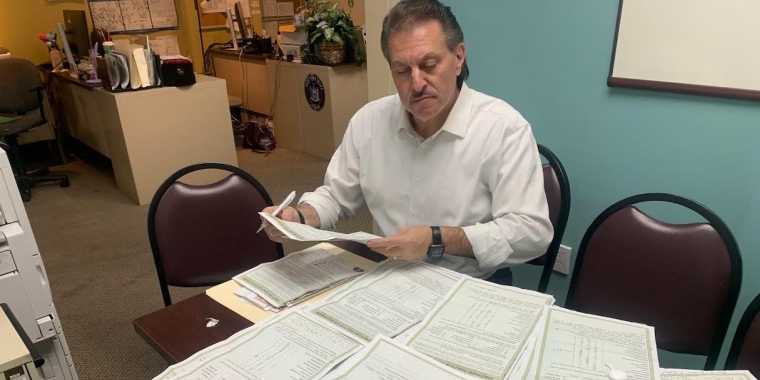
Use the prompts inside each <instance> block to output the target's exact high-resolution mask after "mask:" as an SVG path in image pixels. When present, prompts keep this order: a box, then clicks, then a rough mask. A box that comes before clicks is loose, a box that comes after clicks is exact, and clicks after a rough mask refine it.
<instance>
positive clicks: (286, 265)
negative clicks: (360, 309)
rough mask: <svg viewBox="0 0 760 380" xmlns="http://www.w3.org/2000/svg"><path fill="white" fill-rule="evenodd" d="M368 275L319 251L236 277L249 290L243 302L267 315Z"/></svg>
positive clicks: (267, 265) (304, 252) (258, 267)
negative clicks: (254, 306)
mask: <svg viewBox="0 0 760 380" xmlns="http://www.w3.org/2000/svg"><path fill="white" fill-rule="evenodd" d="M363 273H364V270H363V269H361V268H359V267H355V266H353V265H352V264H350V263H349V262H347V261H345V260H343V259H341V258H340V257H338V256H336V255H333V254H331V253H330V252H328V251H325V250H323V249H319V248H312V249H307V250H305V251H301V252H296V253H292V254H290V255H288V256H285V257H284V258H282V259H280V260H277V261H273V262H271V263H265V264H261V265H259V266H257V267H255V268H253V269H251V270H249V271H247V272H244V273H241V274H239V275H237V276H235V277H233V280H235V281H236V282H237V283H239V284H240V285H242V286H243V287H244V288H245V290H241V291H238V293H236V294H237V295H238V296H240V297H242V299H244V300H246V301H248V302H249V303H251V304H253V305H256V306H258V307H260V308H262V309H264V310H267V311H275V312H279V311H280V310H282V309H284V308H287V307H290V306H293V305H296V304H298V303H301V302H303V301H305V300H307V299H309V298H311V297H314V296H315V295H317V294H320V293H322V292H325V291H327V290H329V289H332V288H334V287H336V286H339V285H341V284H343V283H345V282H347V281H351V280H352V279H354V278H355V277H357V276H360V275H362V274H363Z"/></svg>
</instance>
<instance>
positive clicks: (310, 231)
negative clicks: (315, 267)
mask: <svg viewBox="0 0 760 380" xmlns="http://www.w3.org/2000/svg"><path fill="white" fill-rule="evenodd" d="M259 215H261V217H262V218H264V219H266V221H267V222H268V223H269V224H271V225H272V226H274V227H275V228H277V229H278V230H280V231H281V232H282V233H283V234H285V236H287V237H288V238H289V239H291V240H296V241H329V240H335V239H338V240H351V241H355V242H359V243H362V244H365V243H367V242H368V241H370V240H372V239H379V238H380V236H377V235H372V234H368V233H366V232H354V233H351V234H343V233H340V232H332V231H325V230H319V229H316V228H314V227H312V226H307V225H305V224H301V223H293V222H288V221H286V220H282V219H280V218H278V217H276V216H272V215H271V214H267V213H265V212H260V213H259Z"/></svg>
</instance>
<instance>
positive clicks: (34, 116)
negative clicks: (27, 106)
mask: <svg viewBox="0 0 760 380" xmlns="http://www.w3.org/2000/svg"><path fill="white" fill-rule="evenodd" d="M42 124H45V121H44V120H43V119H42V115H41V114H40V111H38V110H35V111H31V112H27V113H26V115H24V116H21V118H19V119H16V120H13V121H11V122H10V123H3V124H0V136H2V137H5V136H12V135H16V134H19V133H21V132H26V131H28V130H30V129H32V128H35V127H39V126H40V125H42Z"/></svg>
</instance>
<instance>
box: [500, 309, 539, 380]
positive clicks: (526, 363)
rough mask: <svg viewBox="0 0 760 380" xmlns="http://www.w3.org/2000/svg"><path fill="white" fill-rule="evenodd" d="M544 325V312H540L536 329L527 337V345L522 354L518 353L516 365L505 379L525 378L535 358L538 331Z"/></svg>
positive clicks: (523, 379)
mask: <svg viewBox="0 0 760 380" xmlns="http://www.w3.org/2000/svg"><path fill="white" fill-rule="evenodd" d="M545 324H546V314H545V312H542V313H541V318H539V320H538V323H537V324H536V328H535V329H533V332H532V333H531V334H530V336H529V337H528V343H527V344H526V345H525V347H523V349H522V352H520V356H519V358H518V359H517V363H516V364H515V365H514V366H512V369H511V370H510V372H509V373H508V374H507V377H505V379H507V380H525V379H526V378H527V376H528V370H529V369H530V367H531V364H532V363H533V358H534V357H535V355H534V354H535V352H536V341H537V340H538V337H539V336H540V334H539V331H541V330H543V327H544V325H545Z"/></svg>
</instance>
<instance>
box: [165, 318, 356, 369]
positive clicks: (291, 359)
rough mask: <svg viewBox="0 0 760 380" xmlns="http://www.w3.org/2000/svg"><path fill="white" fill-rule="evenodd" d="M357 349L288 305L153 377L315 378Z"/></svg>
mask: <svg viewBox="0 0 760 380" xmlns="http://www.w3.org/2000/svg"><path fill="white" fill-rule="evenodd" d="M361 348H362V344H360V343H358V342H356V341H354V340H353V339H350V338H348V337H346V336H345V335H343V334H341V333H339V332H337V331H334V330H332V329H330V328H329V327H327V326H324V325H323V324H321V323H318V322H316V321H314V320H313V319H312V318H311V317H310V316H308V315H306V314H301V313H300V312H299V311H294V310H289V311H287V312H285V313H283V314H279V315H277V316H276V317H274V318H272V319H270V320H268V321H266V322H263V323H260V324H256V325H254V326H252V327H250V328H248V329H245V330H243V331H241V332H239V333H237V334H235V335H233V336H232V337H230V338H228V339H226V340H224V341H222V342H219V343H217V344H215V345H213V346H211V347H208V348H206V349H204V350H203V351H200V352H198V353H197V354H195V355H193V356H192V357H190V358H188V359H187V360H185V361H183V362H181V363H178V364H175V365H173V366H171V367H169V368H167V369H166V371H164V372H163V373H162V374H160V375H158V376H157V377H155V378H154V380H244V379H259V380H269V379H271V380H280V379H283V378H286V379H294V380H296V379H298V380H316V379H319V378H321V377H322V376H324V375H325V374H326V373H327V372H328V371H330V369H332V368H333V367H335V366H336V365H337V364H338V363H340V362H342V361H343V360H345V359H346V358H348V357H349V356H351V355H352V354H354V353H355V352H357V351H359V350H360V349H361Z"/></svg>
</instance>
